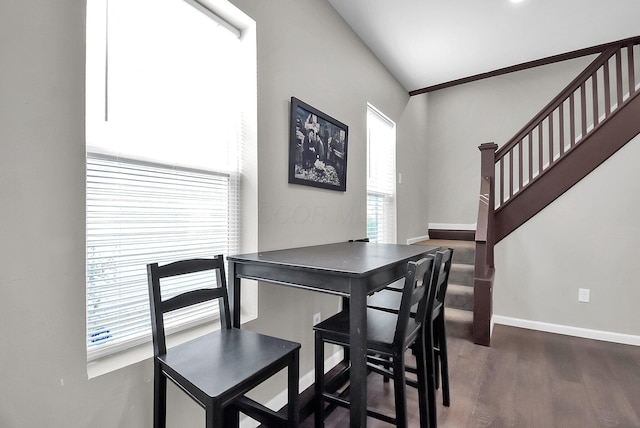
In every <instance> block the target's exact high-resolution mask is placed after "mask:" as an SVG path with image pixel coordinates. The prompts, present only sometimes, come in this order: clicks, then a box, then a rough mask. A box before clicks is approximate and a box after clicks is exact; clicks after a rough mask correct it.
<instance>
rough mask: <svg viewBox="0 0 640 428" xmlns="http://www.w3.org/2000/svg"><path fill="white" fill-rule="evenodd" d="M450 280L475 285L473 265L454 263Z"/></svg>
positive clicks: (455, 282) (459, 283)
mask: <svg viewBox="0 0 640 428" xmlns="http://www.w3.org/2000/svg"><path fill="white" fill-rule="evenodd" d="M449 282H450V283H454V284H458V285H466V286H467V287H473V265H466V264H461V263H453V264H452V265H451V272H449Z"/></svg>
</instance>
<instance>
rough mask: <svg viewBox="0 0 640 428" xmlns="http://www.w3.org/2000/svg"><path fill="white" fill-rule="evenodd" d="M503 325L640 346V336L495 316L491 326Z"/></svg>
mask: <svg viewBox="0 0 640 428" xmlns="http://www.w3.org/2000/svg"><path fill="white" fill-rule="evenodd" d="M494 323H495V324H502V325H508V326H511V327H519V328H526V329H529V330H538V331H545V332H547V333H556V334H564V335H566V336H574V337H582V338H584V339H594V340H602V341H604V342H613V343H621V344H624V345H633V346H640V336H634V335H631V334H622V333H614V332H610V331H602V330H591V329H588V328H581V327H571V326H568V325H560V324H551V323H546V322H540V321H530V320H523V319H520V318H512V317H505V316H502V315H494V316H493V318H492V319H491V324H492V325H493V324H494Z"/></svg>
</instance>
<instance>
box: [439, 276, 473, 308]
mask: <svg viewBox="0 0 640 428" xmlns="http://www.w3.org/2000/svg"><path fill="white" fill-rule="evenodd" d="M445 304H446V307H447V308H453V309H464V310H465V311H473V287H469V286H466V285H460V284H451V283H450V284H449V285H448V287H447V296H446V298H445Z"/></svg>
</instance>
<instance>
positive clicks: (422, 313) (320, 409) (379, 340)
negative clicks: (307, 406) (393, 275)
mask: <svg viewBox="0 0 640 428" xmlns="http://www.w3.org/2000/svg"><path fill="white" fill-rule="evenodd" d="M432 267H433V258H432V257H428V258H424V259H421V260H419V261H417V262H409V263H408V265H407V273H406V276H405V282H406V285H405V287H404V289H403V292H402V302H401V304H400V310H399V312H398V313H396V314H394V313H391V312H385V311H379V310H375V309H367V352H368V353H369V354H371V355H381V356H383V357H387V358H388V359H389V361H388V362H389V364H384V363H383V364H381V365H376V366H375V367H374V366H372V367H371V369H372V370H374V371H376V372H378V373H381V374H383V375H386V376H390V377H392V378H393V379H394V393H395V417H393V416H389V415H386V414H383V413H381V412H379V411H377V410H375V409H370V408H368V409H367V414H368V415H369V416H372V417H375V418H377V419H380V420H383V421H385V422H388V423H391V424H395V425H396V426H397V427H407V405H406V379H405V364H404V354H405V351H407V349H408V348H409V347H410V346H411V345H414V344H415V349H416V352H417V353H418V355H419V360H418V361H425V358H424V356H423V355H422V354H423V353H424V349H425V348H424V343H423V339H424V337H425V335H424V334H422V325H423V320H424V319H426V318H427V317H429V318H430V317H431V314H430V313H429V314H427V312H428V308H427V303H428V296H429V294H430V287H431V277H432ZM415 304H417V305H418V310H417V316H416V317H415V318H411V317H410V311H411V307H412V306H413V305H415ZM349 325H350V319H349V311H348V310H343V311H341V312H339V313H338V314H336V315H334V316H332V317H330V318H328V319H326V320H325V321H323V322H321V323H319V324H317V325H315V326H314V332H315V400H316V402H315V409H316V410H315V426H316V427H321V426H322V425H323V421H324V416H325V415H324V413H325V402H326V403H329V405H338V406H342V407H349V406H350V402H349V399H348V388H346V389H344V390H343V391H342V392H343V393H335V394H334V393H331V392H328V391H327V390H326V388H325V376H324V344H325V343H332V344H337V345H340V346H343V347H345V349H348V346H349ZM417 377H418V383H419V385H420V387H419V388H418V392H419V395H420V400H419V402H420V425H421V426H427V423H428V422H427V421H428V414H427V412H428V410H427V406H426V403H427V397H425V393H426V391H427V390H428V389H429V388H427V387H426V382H427V372H426V368H425V366H424V365H422V366H421V367H418V370H417Z"/></svg>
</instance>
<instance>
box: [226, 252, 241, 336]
mask: <svg viewBox="0 0 640 428" xmlns="http://www.w3.org/2000/svg"><path fill="white" fill-rule="evenodd" d="M228 278H229V285H228V287H227V292H228V294H229V305H230V306H231V308H230V309H231V325H232V326H233V327H236V328H240V278H237V277H236V264H235V262H231V261H230V262H229V272H228Z"/></svg>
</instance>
